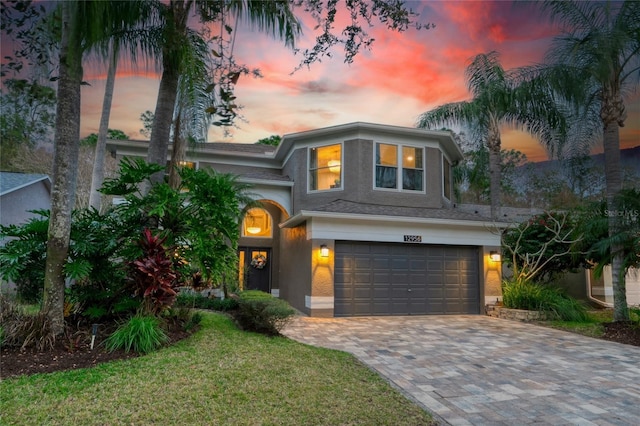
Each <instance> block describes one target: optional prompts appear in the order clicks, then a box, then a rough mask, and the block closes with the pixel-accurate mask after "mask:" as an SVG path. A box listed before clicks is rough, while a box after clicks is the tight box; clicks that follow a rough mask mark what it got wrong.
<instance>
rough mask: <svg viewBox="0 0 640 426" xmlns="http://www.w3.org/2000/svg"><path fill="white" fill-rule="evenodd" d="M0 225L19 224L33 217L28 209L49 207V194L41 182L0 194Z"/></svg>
mask: <svg viewBox="0 0 640 426" xmlns="http://www.w3.org/2000/svg"><path fill="white" fill-rule="evenodd" d="M0 206H1V209H0V221H1V223H2V225H5V226H6V225H11V224H14V225H20V224H23V223H25V222H27V221H28V220H29V219H30V218H32V217H35V216H36V215H34V214H33V213H29V211H28V210H38V209H45V210H48V209H50V208H51V196H50V195H49V191H48V190H47V187H46V186H45V184H44V183H43V182H37V183H35V184H33V185H29V186H27V187H24V188H21V189H19V190H16V191H13V192H10V193H8V194H5V195H3V196H2V199H1V200H0Z"/></svg>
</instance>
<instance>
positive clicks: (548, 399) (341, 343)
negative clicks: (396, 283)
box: [284, 315, 640, 426]
mask: <svg viewBox="0 0 640 426" xmlns="http://www.w3.org/2000/svg"><path fill="white" fill-rule="evenodd" d="M284 334H285V335H287V336H289V337H291V338H293V339H295V340H298V341H300V342H304V343H308V344H311V345H314V346H322V347H326V348H333V349H339V350H343V351H347V352H351V353H352V354H354V355H355V356H356V357H358V358H359V359H360V360H361V361H362V362H364V363H365V364H367V365H368V366H369V367H371V368H373V369H374V370H376V371H378V372H379V373H380V374H381V375H382V376H384V377H385V378H386V379H388V380H389V381H390V382H391V383H392V384H394V385H395V386H397V387H398V388H400V389H401V390H402V391H403V392H404V393H405V394H406V395H407V396H409V397H410V398H412V399H413V400H415V401H416V402H418V403H419V404H421V405H422V406H423V407H424V408H426V409H427V410H428V411H430V412H431V413H433V414H435V416H436V418H439V420H440V421H441V422H442V423H445V424H446V423H448V424H452V425H470V424H471V425H509V426H512V425H521V424H531V423H536V424H550V425H574V424H575V425H633V426H637V425H640V348H639V347H635V346H629V345H622V344H618V343H611V342H606V341H603V340H598V339H592V338H589V337H584V336H579V335H576V334H573V333H567V332H563V331H559V330H553V329H549V328H545V327H540V326H536V325H532V324H524V323H520V322H515V321H508V320H502V319H497V318H491V317H486V316H481V315H476V316H472V315H468V316H420V317H360V318H328V319H324V318H308V317H298V318H296V320H295V321H294V323H293V324H291V325H290V326H288V327H287V328H286V329H285V330H284Z"/></svg>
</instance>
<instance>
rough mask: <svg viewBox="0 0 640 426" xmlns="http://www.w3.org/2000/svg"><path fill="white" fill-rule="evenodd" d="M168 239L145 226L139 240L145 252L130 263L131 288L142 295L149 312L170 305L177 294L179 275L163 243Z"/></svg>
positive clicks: (157, 311)
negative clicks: (176, 287)
mask: <svg viewBox="0 0 640 426" xmlns="http://www.w3.org/2000/svg"><path fill="white" fill-rule="evenodd" d="M165 239H166V238H160V237H158V236H154V235H153V234H152V233H151V230H150V229H148V228H146V229H145V230H144V231H143V236H142V238H141V239H140V242H139V244H140V247H141V248H142V251H143V255H142V256H141V257H139V258H138V259H136V260H135V261H133V262H132V263H131V279H132V289H133V292H134V294H135V295H136V296H139V297H142V298H143V300H144V307H145V310H146V311H147V312H148V313H152V314H158V313H160V312H162V311H163V310H164V309H166V308H169V307H171V305H173V302H174V301H175V297H176V295H177V293H176V292H175V290H174V289H173V288H174V287H175V286H176V285H177V278H178V276H177V274H176V271H175V270H174V267H173V261H172V260H171V258H170V257H169V255H168V254H167V249H166V248H165V246H164V241H165Z"/></svg>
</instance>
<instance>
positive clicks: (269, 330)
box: [236, 290, 295, 335]
mask: <svg viewBox="0 0 640 426" xmlns="http://www.w3.org/2000/svg"><path fill="white" fill-rule="evenodd" d="M294 314H295V310H294V309H293V308H292V307H291V306H289V304H288V303H287V302H285V301H284V300H282V299H277V298H275V297H272V296H271V295H270V294H268V293H264V292H261V291H257V290H251V291H245V292H242V293H240V297H239V299H238V311H237V312H236V319H237V321H238V323H239V324H240V326H241V327H242V328H243V329H245V330H249V331H256V332H258V333H264V334H268V335H278V334H280V330H282V329H283V328H284V327H285V326H286V325H287V324H288V323H289V321H291V320H292V319H293V315H294Z"/></svg>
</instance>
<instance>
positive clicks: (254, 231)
mask: <svg viewBox="0 0 640 426" xmlns="http://www.w3.org/2000/svg"><path fill="white" fill-rule="evenodd" d="M260 231H261V229H260V227H258V226H249V227H247V232H248V233H250V234H257V233H258V232H260Z"/></svg>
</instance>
